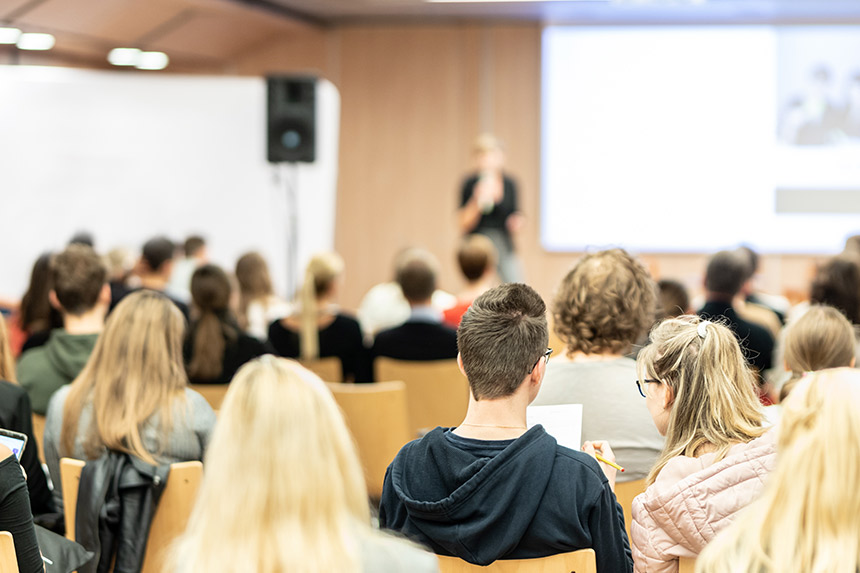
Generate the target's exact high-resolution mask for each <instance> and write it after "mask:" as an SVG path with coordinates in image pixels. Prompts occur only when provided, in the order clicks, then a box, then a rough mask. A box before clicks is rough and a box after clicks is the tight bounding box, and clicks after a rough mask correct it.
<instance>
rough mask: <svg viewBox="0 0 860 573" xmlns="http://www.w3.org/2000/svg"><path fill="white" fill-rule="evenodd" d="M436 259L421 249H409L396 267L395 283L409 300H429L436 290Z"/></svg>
mask: <svg viewBox="0 0 860 573" xmlns="http://www.w3.org/2000/svg"><path fill="white" fill-rule="evenodd" d="M436 268H437V263H436V259H435V258H434V257H433V255H431V254H430V253H429V252H427V251H425V250H423V249H410V250H409V251H408V252H407V253H405V254H404V255H403V258H402V260H401V261H400V264H398V267H397V278H396V280H397V284H399V285H400V288H401V290H403V296H404V297H406V300H408V301H409V302H413V303H415V302H424V301H426V300H430V298H431V297H432V296H433V292H434V291H435V290H436Z"/></svg>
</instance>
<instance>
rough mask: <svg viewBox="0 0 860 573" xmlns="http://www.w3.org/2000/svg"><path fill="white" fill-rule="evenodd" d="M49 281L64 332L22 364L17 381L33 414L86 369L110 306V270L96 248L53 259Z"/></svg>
mask: <svg viewBox="0 0 860 573" xmlns="http://www.w3.org/2000/svg"><path fill="white" fill-rule="evenodd" d="M50 282H51V285H52V289H51V291H50V293H49V298H50V300H51V304H52V305H53V306H54V307H55V308H57V309H58V310H59V311H60V314H61V315H62V317H63V328H55V329H53V330H52V331H51V333H50V336H49V337H48V340H47V341H46V342H45V344H44V345H42V346H39V347H37V348H32V349H30V350H27V351H26V352H24V353H23V354H22V355H21V358H20V359H19V360H18V381H19V383H20V384H21V386H23V387H24V388H25V389H26V390H27V394H29V396H30V404H31V406H32V408H33V412H35V413H36V414H41V415H44V414H45V412H46V411H47V409H48V401H49V400H50V399H51V396H52V395H53V394H54V392H56V391H57V390H58V389H59V388H60V387H61V386H64V385H66V384H69V383H70V382H71V381H72V380H74V379H75V378H76V377H77V376H78V374H79V373H80V372H81V370H82V369H83V368H84V365H85V364H86V363H87V360H88V359H89V357H90V354H91V353H92V351H93V348H94V347H95V345H96V340H97V339H98V337H99V333H100V332H101V331H102V329H103V328H104V321H105V315H106V314H107V311H108V308H109V306H110V287H109V286H108V284H107V269H106V268H105V266H104V265H103V264H102V261H101V259H100V258H99V256H98V255H97V254H96V253H95V251H93V250H92V248H91V247H87V246H85V245H81V244H73V245H69V246H68V247H66V250H64V251H63V252H62V253H60V254H58V255H57V256H56V257H54V260H53V263H52V265H51V281H50Z"/></svg>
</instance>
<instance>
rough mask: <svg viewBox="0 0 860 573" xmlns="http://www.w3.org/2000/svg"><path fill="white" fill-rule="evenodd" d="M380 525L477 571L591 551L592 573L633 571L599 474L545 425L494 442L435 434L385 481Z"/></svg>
mask: <svg viewBox="0 0 860 573" xmlns="http://www.w3.org/2000/svg"><path fill="white" fill-rule="evenodd" d="M379 523H380V526H382V527H385V528H387V529H391V530H395V531H399V532H401V533H403V534H404V535H406V536H407V537H409V538H411V539H413V540H414V541H417V542H418V543H422V544H424V545H426V546H428V547H429V548H430V549H432V550H433V551H434V552H435V553H438V554H441V555H455V556H457V557H459V558H461V559H465V560H466V561H469V562H470V563H476V564H478V565H487V564H489V563H492V562H493V561H495V560H496V559H530V558H534V557H544V556H547V555H554V554H557V553H565V552H568V551H575V550H577V549H584V548H588V547H592V548H594V551H595V553H596V554H597V571H598V572H599V573H625V572H629V571H632V570H633V559H632V557H631V553H630V546H629V543H628V541H627V534H626V533H625V531H624V513H623V512H622V510H621V506H620V505H618V503H617V502H616V501H615V494H613V493H612V491H611V489H610V487H609V482H608V481H607V479H606V476H604V475H603V472H602V471H601V469H600V467H599V466H598V465H597V462H596V461H594V459H593V458H591V457H590V456H588V455H586V454H584V453H582V452H575V451H573V450H570V449H568V448H565V447H562V446H559V445H558V443H557V442H556V440H555V438H553V437H552V436H550V435H549V434H547V433H546V431H545V430H544V429H543V427H542V426H535V427H534V428H532V429H530V430H529V431H527V432H526V433H525V434H523V435H522V436H520V437H519V438H517V439H516V440H499V441H483V440H472V439H467V438H462V437H460V436H457V435H455V434H453V433H451V432H450V431H449V430H448V429H446V428H436V429H435V430H433V431H432V432H430V433H429V434H427V435H426V436H424V437H423V438H422V439H420V440H416V441H414V442H410V443H409V444H407V445H406V446H404V447H403V449H402V450H400V453H398V454H397V457H396V458H395V459H394V462H392V464H391V465H390V466H389V468H388V471H387V472H386V474H385V482H384V484H383V488H382V499H381V502H380V506H379Z"/></svg>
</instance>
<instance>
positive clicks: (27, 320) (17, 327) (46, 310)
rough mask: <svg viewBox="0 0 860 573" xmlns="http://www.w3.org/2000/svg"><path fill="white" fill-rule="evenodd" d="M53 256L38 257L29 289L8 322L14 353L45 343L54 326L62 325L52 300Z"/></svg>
mask: <svg viewBox="0 0 860 573" xmlns="http://www.w3.org/2000/svg"><path fill="white" fill-rule="evenodd" d="M52 258H53V255H52V254H51V253H44V254H42V255H41V256H39V258H38V259H36V262H35V263H34V264H33V270H32V272H31V274H30V284H29V285H28V286H27V292H25V293H24V296H23V297H22V298H21V304H20V305H19V307H18V312H17V313H16V314H15V315H13V317H12V321H11V322H10V324H9V334H10V338H9V344H10V345H11V346H12V352H14V353H15V356H20V355H21V353H22V352H24V351H25V350H29V349H31V348H36V347H37V346H42V345H43V344H45V342H47V341H48V337H49V336H50V335H51V331H52V330H53V329H55V328H62V327H63V317H62V315H61V314H60V312H59V311H58V310H57V309H56V308H54V307H53V306H51V301H50V293H51V288H52V285H51V259H52Z"/></svg>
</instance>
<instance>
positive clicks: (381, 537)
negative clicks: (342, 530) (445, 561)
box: [361, 532, 439, 573]
mask: <svg viewBox="0 0 860 573" xmlns="http://www.w3.org/2000/svg"><path fill="white" fill-rule="evenodd" d="M361 562H362V568H361V570H362V571H365V572H367V573H384V572H389V571H390V572H391V573H397V572H400V571H415V572H416V573H425V572H426V573H430V572H435V571H438V570H439V564H438V560H437V559H436V556H435V555H433V554H432V553H429V552H428V551H425V550H424V549H422V548H420V547H418V546H417V545H414V544H413V543H411V542H409V541H407V540H405V539H399V538H396V537H394V536H393V535H391V534H388V533H381V532H374V533H373V534H372V535H367V536H366V537H365V538H364V539H363V540H362V543H361Z"/></svg>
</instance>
